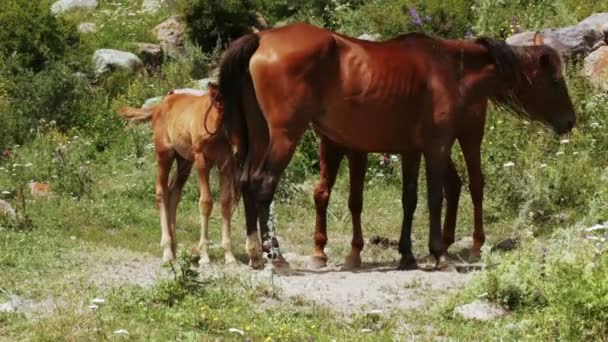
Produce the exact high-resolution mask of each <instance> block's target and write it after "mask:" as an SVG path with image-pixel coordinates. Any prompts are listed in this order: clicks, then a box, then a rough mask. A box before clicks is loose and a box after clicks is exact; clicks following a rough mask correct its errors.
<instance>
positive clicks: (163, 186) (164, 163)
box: [156, 149, 175, 262]
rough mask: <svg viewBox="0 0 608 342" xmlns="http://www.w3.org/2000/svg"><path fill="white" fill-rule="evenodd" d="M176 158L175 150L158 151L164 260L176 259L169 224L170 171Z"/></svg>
mask: <svg viewBox="0 0 608 342" xmlns="http://www.w3.org/2000/svg"><path fill="white" fill-rule="evenodd" d="M174 159H175V153H174V152H173V150H162V151H158V149H157V152H156V163H157V168H156V206H157V207H158V209H159V212H160V227H161V239H160V248H161V249H162V250H163V262H168V261H171V260H173V259H175V251H174V249H173V245H174V243H175V242H174V241H173V237H172V234H171V228H170V225H169V219H170V216H169V210H168V209H169V173H170V172H171V166H172V165H173V160H174Z"/></svg>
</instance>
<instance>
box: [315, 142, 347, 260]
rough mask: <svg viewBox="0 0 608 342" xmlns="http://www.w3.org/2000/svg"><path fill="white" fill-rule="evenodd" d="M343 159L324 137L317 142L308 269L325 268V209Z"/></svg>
mask: <svg viewBox="0 0 608 342" xmlns="http://www.w3.org/2000/svg"><path fill="white" fill-rule="evenodd" d="M343 157H344V153H343V152H342V150H341V149H340V148H339V147H338V146H336V145H335V144H334V143H332V142H331V141H329V140H328V139H327V138H325V137H321V141H320V142H319V168H320V179H319V184H317V187H316V188H315V192H314V200H315V209H316V225H315V235H314V244H315V246H314V250H313V253H312V256H311V257H310V263H309V268H312V269H319V268H322V267H325V266H327V255H326V254H325V245H326V244H327V207H328V205H329V199H330V197H331V191H332V188H333V186H334V183H335V181H336V176H337V175H338V170H339V169H340V162H341V161H342V158H343Z"/></svg>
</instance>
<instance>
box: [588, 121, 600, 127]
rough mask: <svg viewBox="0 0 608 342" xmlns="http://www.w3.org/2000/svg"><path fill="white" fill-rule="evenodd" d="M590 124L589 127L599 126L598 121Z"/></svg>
mask: <svg viewBox="0 0 608 342" xmlns="http://www.w3.org/2000/svg"><path fill="white" fill-rule="evenodd" d="M590 126H591V128H598V127H600V124H599V123H598V122H592V123H591V124H590Z"/></svg>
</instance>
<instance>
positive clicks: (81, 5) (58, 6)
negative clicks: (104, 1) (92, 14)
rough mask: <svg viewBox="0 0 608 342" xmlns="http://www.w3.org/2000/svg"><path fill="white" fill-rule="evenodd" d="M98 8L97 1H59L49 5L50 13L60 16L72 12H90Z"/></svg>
mask: <svg viewBox="0 0 608 342" xmlns="http://www.w3.org/2000/svg"><path fill="white" fill-rule="evenodd" d="M98 6H99V1H97V0H59V1H56V2H55V3H53V5H51V13H53V14H61V13H65V12H68V11H73V10H92V9H95V8H97V7H98Z"/></svg>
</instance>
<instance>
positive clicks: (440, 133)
mask: <svg viewBox="0 0 608 342" xmlns="http://www.w3.org/2000/svg"><path fill="white" fill-rule="evenodd" d="M220 93H221V94H222V97H223V101H224V111H225V112H224V120H223V122H222V124H223V126H224V129H225V131H226V132H227V134H228V136H229V137H230V138H231V141H232V142H233V144H236V146H237V150H238V151H239V154H238V155H237V159H238V164H239V167H240V171H241V173H242V176H241V178H240V181H241V185H242V187H241V189H242V195H243V199H244V202H245V210H246V220H247V232H248V239H247V242H248V253H249V256H250V261H251V265H252V266H254V267H256V266H259V260H260V259H261V248H260V241H259V238H258V236H257V229H256V228H257V227H256V219H259V221H260V228H261V230H262V233H263V237H264V238H266V236H265V235H264V232H265V231H266V230H267V221H268V214H269V207H270V203H271V202H272V199H273V196H274V192H275V190H276V187H277V184H278V181H279V178H280V175H281V173H282V172H283V170H284V169H285V167H286V166H287V164H288V163H289V161H290V159H291V157H292V155H293V152H294V150H295V147H296V145H297V143H298V142H299V140H300V138H301V136H302V134H303V133H304V131H305V130H306V129H307V127H308V125H309V124H310V123H313V124H314V126H315V128H316V129H317V130H318V131H319V132H321V133H322V134H323V135H324V136H326V137H327V138H328V139H330V140H331V141H333V142H335V143H336V144H338V145H340V146H344V147H346V148H349V149H352V150H356V151H360V152H392V153H404V154H407V155H410V154H411V155H413V156H416V155H417V156H418V157H417V158H414V157H412V159H418V160H419V159H420V155H424V156H425V161H426V172H427V183H428V191H429V194H428V205H429V221H430V234H429V235H430V236H429V250H430V252H431V254H432V255H434V256H435V257H436V259H437V260H439V257H440V256H441V255H442V254H443V253H444V251H445V244H444V242H443V240H442V238H441V206H442V201H443V183H444V175H445V173H446V169H448V167H449V160H450V151H451V147H452V145H453V143H454V141H455V139H456V138H458V137H460V136H466V132H467V130H468V129H470V128H471V127H470V126H471V125H472V123H471V122H469V121H468V120H467V117H466V115H464V114H463V113H464V112H465V111H466V109H467V108H471V106H476V105H479V104H480V103H484V101H485V100H486V99H487V98H490V99H494V100H496V102H497V103H500V104H502V105H505V106H507V107H509V108H511V109H513V110H514V111H516V112H517V113H521V114H523V115H527V116H529V117H531V118H534V119H535V120H538V121H541V122H544V123H546V124H548V125H549V126H551V127H552V128H553V129H554V130H555V131H556V132H557V133H560V134H561V133H566V132H568V131H570V130H571V129H572V127H573V126H574V122H575V115H574V110H573V108H572V103H571V101H570V98H569V96H568V93H567V89H566V86H565V82H564V80H563V78H562V75H561V67H560V60H559V57H558V55H557V53H556V52H555V51H554V50H553V49H551V48H549V47H547V46H533V47H526V48H516V47H510V46H508V45H506V44H504V43H500V42H497V41H494V40H490V39H478V40H477V41H475V42H468V41H449V40H439V39H434V38H430V37H428V36H425V35H421V34H410V35H406V36H402V37H398V38H395V39H393V40H390V41H387V42H382V43H375V42H368V41H360V40H357V39H353V38H349V37H345V36H342V35H339V34H336V33H332V32H329V31H327V30H324V29H320V28H317V27H314V26H311V25H307V24H296V25H290V26H285V27H281V28H277V29H272V30H268V31H263V32H260V33H256V34H250V35H247V36H244V37H242V38H240V39H239V40H237V41H235V42H234V43H233V44H232V45H231V46H230V48H229V49H228V51H227V52H226V54H225V55H224V58H223V60H222V63H221V66H220ZM479 121H480V120H477V121H476V122H474V123H473V124H475V123H477V124H478V123H479ZM465 140H466V139H465ZM460 142H461V144H462V143H463V140H462V139H461V141H460ZM470 143H471V144H472V142H470ZM407 159H410V158H409V157H408V158H407ZM416 167H417V166H416ZM258 215H259V216H258ZM407 240H409V237H407ZM402 242H403V241H402ZM402 245H403V246H402V247H403V248H402V249H401V253H402V257H403V262H402V265H409V264H412V263H415V260H414V257H413V255H412V253H411V249H410V246H409V243H403V244H402ZM406 268H407V267H406Z"/></svg>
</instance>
